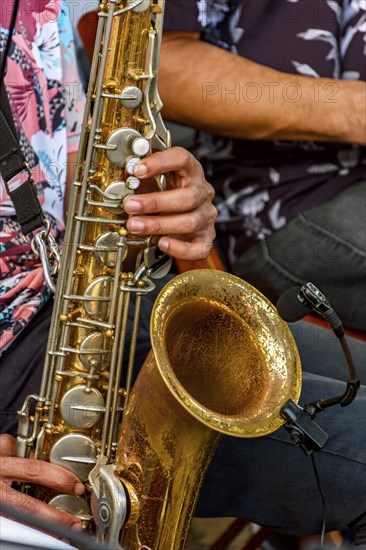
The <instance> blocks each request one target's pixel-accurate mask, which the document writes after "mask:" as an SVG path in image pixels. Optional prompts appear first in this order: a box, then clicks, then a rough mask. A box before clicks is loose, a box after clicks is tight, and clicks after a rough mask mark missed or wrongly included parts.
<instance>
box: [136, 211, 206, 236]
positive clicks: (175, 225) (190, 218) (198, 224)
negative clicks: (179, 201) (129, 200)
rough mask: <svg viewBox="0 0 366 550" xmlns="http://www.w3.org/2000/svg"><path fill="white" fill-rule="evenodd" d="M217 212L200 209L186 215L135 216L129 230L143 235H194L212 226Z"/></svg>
mask: <svg viewBox="0 0 366 550" xmlns="http://www.w3.org/2000/svg"><path fill="white" fill-rule="evenodd" d="M215 214H216V211H215V210H212V209H211V208H198V209H196V210H194V211H193V212H188V213H184V214H170V215H164V216H161V215H160V216H133V217H132V218H130V219H129V220H128V221H127V230H128V231H130V232H131V233H136V234H141V235H172V234H175V235H193V237H195V236H196V234H197V232H198V231H200V230H202V229H203V228H205V227H207V226H212V228H213V225H214V224H213V220H214V219H215V217H216V215H215Z"/></svg>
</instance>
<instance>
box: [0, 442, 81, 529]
mask: <svg viewBox="0 0 366 550" xmlns="http://www.w3.org/2000/svg"><path fill="white" fill-rule="evenodd" d="M15 448H16V441H15V439H14V438H13V437H12V436H10V435H8V434H2V435H0V508H1V503H2V502H3V503H4V504H7V505H9V506H12V507H15V508H19V509H21V510H22V511H23V512H26V513H28V514H31V515H35V516H37V517H39V518H42V519H44V520H45V521H52V522H56V523H59V524H60V525H63V526H64V527H67V528H69V529H73V530H75V531H80V530H81V522H80V520H79V519H78V518H76V517H75V516H73V515H71V514H68V513H67V512H61V511H59V510H57V509H56V508H53V507H52V506H49V505H48V504H46V503H45V502H42V501H40V500H38V499H36V498H34V497H31V496H30V495H27V494H25V493H20V492H19V491H17V490H16V489H13V488H12V483H13V482H14V481H18V482H28V483H35V484H39V485H42V486H44V487H49V488H51V489H54V490H56V491H57V492H59V493H66V494H68V495H81V494H82V493H83V492H84V490H85V488H84V486H83V484H82V483H81V482H80V480H79V479H78V478H77V477H76V476H75V475H74V474H73V473H71V472H69V471H68V470H65V469H64V468H60V467H59V466H55V465H53V464H50V463H48V462H44V461H43V460H33V459H28V458H17V457H16V456H15Z"/></svg>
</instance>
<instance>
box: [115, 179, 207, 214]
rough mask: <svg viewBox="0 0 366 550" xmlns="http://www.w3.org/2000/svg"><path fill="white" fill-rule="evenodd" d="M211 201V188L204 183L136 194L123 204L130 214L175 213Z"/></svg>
mask: <svg viewBox="0 0 366 550" xmlns="http://www.w3.org/2000/svg"><path fill="white" fill-rule="evenodd" d="M211 201H212V196H211V194H210V193H209V189H207V188H206V187H204V186H203V185H201V186H196V185H190V186H189V187H180V188H179V189H171V190H169V191H165V192H163V193H161V192H157V193H146V194H144V195H134V196H132V197H128V198H126V199H125V201H124V203H123V204H124V208H125V210H126V212H127V213H128V214H165V213H167V214H174V213H180V212H190V211H192V210H194V209H196V208H198V207H199V206H200V205H205V204H211Z"/></svg>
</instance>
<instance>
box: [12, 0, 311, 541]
mask: <svg viewBox="0 0 366 550" xmlns="http://www.w3.org/2000/svg"><path fill="white" fill-rule="evenodd" d="M163 12H164V1H163V0H109V1H108V2H107V1H103V2H102V3H101V5H100V9H99V14H98V15H99V24H98V30H97V37H96V47H95V51H94V57H93V62H92V68H91V77H90V83H89V87H88V93H87V102H86V112H85V117H84V123H83V131H82V138H81V144H80V150H79V155H78V161H77V167H76V176H75V181H74V183H73V189H72V193H71V198H70V204H69V215H68V223H67V227H66V235H65V242H64V247H63V251H62V261H61V267H60V272H59V276H58V283H57V289H56V296H55V304H54V309H53V315H52V320H51V330H50V334H49V340H48V345H47V354H46V360H45V367H44V371H43V377H42V383H41V389H40V392H39V395H31V396H29V397H28V398H27V399H26V401H25V403H24V406H23V408H22V410H21V411H20V412H19V429H18V438H17V444H18V445H17V453H18V456H21V457H28V456H30V454H31V452H32V451H34V453H35V458H38V459H41V460H47V461H50V462H52V463H53V464H57V465H60V466H63V467H64V468H67V469H68V470H71V471H72V472H74V473H75V474H76V475H77V476H78V477H79V478H80V479H81V480H82V481H83V482H84V483H85V486H86V488H87V495H88V496H87V497H86V498H84V497H76V496H69V495H50V494H49V493H47V492H46V493H44V494H42V493H41V492H38V497H39V498H42V499H43V500H46V501H47V502H49V503H50V504H52V505H54V506H56V507H57V508H59V509H61V510H66V511H69V512H70V513H72V514H75V515H76V516H78V517H79V518H80V519H81V520H82V522H83V523H84V526H85V528H86V529H89V528H90V529H94V527H95V531H96V537H97V539H98V540H99V541H107V542H108V543H110V544H111V545H114V546H117V545H119V544H120V545H121V547H122V548H123V549H124V550H182V549H183V548H184V547H185V541H186V537H187V532H188V529H189V526H190V522H191V518H192V515H193V511H194V508H195V505H196V502H197V498H198V495H199V490H200V487H201V484H202V481H203V478H204V474H205V472H206V469H207V467H208V464H209V461H210V459H211V457H212V455H213V453H214V450H215V448H216V445H217V443H218V441H219V436H220V433H224V434H227V435H234V436H238V437H258V436H262V435H265V434H268V433H270V432H273V431H274V430H276V429H277V428H278V427H279V426H281V425H282V424H283V423H284V422H285V419H284V418H283V417H281V409H282V407H283V406H284V404H285V403H286V402H288V401H289V400H291V399H294V400H297V399H298V397H299V394H300V387H301V370H300V360H299V356H298V353H297V349H296V346H295V344H294V341H293V338H292V335H291V333H290V331H289V329H288V327H287V325H286V324H285V323H284V322H282V321H281V319H280V318H279V316H278V314H277V312H276V310H275V308H274V307H273V306H272V304H270V303H269V302H268V301H267V300H266V299H265V298H264V297H263V296H262V295H261V294H260V293H259V292H257V291H256V290H255V289H253V288H252V287H251V286H250V285H248V284H247V283H245V282H243V281H241V280H240V279H238V278H236V277H234V276H232V275H230V274H228V273H223V272H220V271H216V270H195V271H191V272H188V273H184V274H182V275H180V276H178V277H177V278H175V279H173V280H172V281H170V282H169V283H168V284H167V285H166V286H165V287H164V289H163V290H162V292H161V293H160V295H159V296H158V298H157V300H156V303H155V306H154V309H153V312H152V317H151V339H152V348H153V351H152V352H151V353H150V354H149V356H148V358H147V360H146V362H145V364H144V366H143V367H142V369H141V372H140V373H139V376H138V378H137V381H136V383H135V384H134V386H133V388H132V379H133V370H134V363H135V350H136V345H137V331H138V327H139V316H140V306H141V300H142V299H143V297H144V296H145V295H146V294H148V293H150V292H151V291H152V290H153V289H154V288H155V285H154V282H153V280H154V278H161V277H164V276H165V275H166V274H167V273H168V271H169V269H170V264H171V260H170V258H169V257H168V256H166V255H164V254H163V253H162V252H161V251H160V250H159V248H158V247H157V244H156V238H155V237H152V236H149V237H141V236H137V235H132V234H129V233H128V231H127V230H126V222H127V215H126V213H125V211H124V208H123V201H124V199H125V198H126V197H128V196H130V195H133V194H134V193H139V192H141V191H144V189H142V187H143V186H142V184H141V182H140V181H139V180H138V178H137V177H136V176H135V174H134V166H135V165H136V163H137V162H139V160H140V159H141V158H143V157H144V156H146V155H149V154H150V153H151V152H152V150H155V149H158V150H163V149H166V148H168V147H170V137H169V133H168V132H167V130H166V128H165V126H164V124H163V122H162V119H161V116H160V111H161V108H162V104H161V101H160V98H159V95H158V90H157V74H158V61H159V50H160V43H161V34H162V22H163ZM164 189H165V181H164V176H163V175H162V176H160V177H158V178H157V179H156V190H160V191H162V192H163V191H164ZM129 311H130V312H131V311H132V312H133V320H132V327H133V328H132V336H131V338H130V339H128V338H127V325H128V316H129ZM124 360H125V361H124ZM123 362H125V363H126V364H127V372H126V374H125V375H124V376H123V373H122V364H123ZM123 378H124V382H125V385H124V387H123V388H122V387H121V381H122V379H123ZM33 405H35V411H34V414H32V412H33V411H32V407H33ZM39 491H40V490H39ZM121 530H122V531H121Z"/></svg>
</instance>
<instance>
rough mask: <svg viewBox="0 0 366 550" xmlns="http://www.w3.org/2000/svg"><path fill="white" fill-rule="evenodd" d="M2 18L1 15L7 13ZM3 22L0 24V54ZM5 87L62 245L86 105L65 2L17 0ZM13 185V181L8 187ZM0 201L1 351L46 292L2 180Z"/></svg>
mask: <svg viewBox="0 0 366 550" xmlns="http://www.w3.org/2000/svg"><path fill="white" fill-rule="evenodd" d="M1 13H2V17H5V10H2V12H1ZM8 24H9V22H8V21H3V20H0V47H1V50H2V51H3V50H4V47H5V42H6V39H7V35H8V30H7V28H8ZM5 85H6V89H7V92H8V97H9V102H10V106H11V110H12V114H13V117H14V121H15V125H16V130H17V134H18V137H19V142H20V144H21V147H22V150H23V152H24V155H25V157H26V160H27V161H28V163H29V166H30V168H31V170H32V174H33V178H34V181H35V182H36V186H37V193H38V197H39V199H40V202H41V205H42V208H43V211H44V213H45V215H46V217H47V218H48V220H49V221H50V223H51V228H52V233H53V235H54V237H55V238H56V239H57V240H60V239H61V238H62V235H63V231H64V215H63V202H64V194H65V183H66V168H67V154H68V153H70V152H73V151H75V150H77V146H78V141H79V134H80V129H81V121H82V115H83V106H84V101H83V97H82V89H81V85H80V82H79V78H78V74H77V70H76V61H75V54H74V48H73V35H72V28H71V24H70V21H69V17H68V11H67V8H66V6H65V4H64V1H63V0H24V1H22V2H20V4H19V12H18V16H17V21H16V26H15V30H14V34H13V37H12V42H11V46H10V52H9V56H8V61H7V74H6V77H5ZM0 139H1V136H0ZM19 184H20V178H19V176H18V177H17V176H16V177H15V178H13V180H12V181H11V182H10V183H9V186H10V188H15V187H16V186H17V185H19ZM0 199H1V203H0V354H1V352H3V351H4V350H5V349H7V348H8V347H9V345H10V344H11V342H12V341H13V340H14V339H15V338H16V337H17V335H18V334H19V333H20V331H21V330H22V329H23V328H24V327H25V326H26V325H27V323H28V322H29V321H30V320H31V319H32V317H33V316H34V315H35V314H36V312H37V311H38V310H39V309H40V308H41V307H42V305H43V303H44V302H45V301H46V300H47V299H48V298H49V290H48V289H47V288H46V287H45V285H44V278H43V270H42V267H41V265H40V262H39V259H38V258H37V257H36V256H35V255H34V254H33V252H32V250H31V248H30V245H29V244H27V243H25V242H24V240H23V238H22V235H21V233H20V228H19V224H18V223H17V221H16V217H15V211H14V208H13V205H12V203H11V200H10V199H9V197H8V195H7V193H6V190H5V186H4V183H3V181H2V179H1V177H0Z"/></svg>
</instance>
